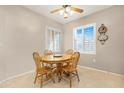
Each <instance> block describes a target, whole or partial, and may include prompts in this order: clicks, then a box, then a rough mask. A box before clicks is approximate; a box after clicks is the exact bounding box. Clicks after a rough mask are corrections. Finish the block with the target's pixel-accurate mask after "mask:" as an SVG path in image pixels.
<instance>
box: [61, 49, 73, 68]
mask: <svg viewBox="0 0 124 93" xmlns="http://www.w3.org/2000/svg"><path fill="white" fill-rule="evenodd" d="M72 54H74V50H73V49H68V50H67V51H65V53H64V55H63V56H68V55H72ZM63 66H68V62H66V63H63Z"/></svg>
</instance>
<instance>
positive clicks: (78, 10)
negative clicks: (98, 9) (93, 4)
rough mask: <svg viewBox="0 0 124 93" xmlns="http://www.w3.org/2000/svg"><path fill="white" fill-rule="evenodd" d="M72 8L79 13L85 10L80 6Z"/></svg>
mask: <svg viewBox="0 0 124 93" xmlns="http://www.w3.org/2000/svg"><path fill="white" fill-rule="evenodd" d="M71 9H72V10H73V11H75V12H78V13H82V12H83V9H79V8H75V7H71Z"/></svg>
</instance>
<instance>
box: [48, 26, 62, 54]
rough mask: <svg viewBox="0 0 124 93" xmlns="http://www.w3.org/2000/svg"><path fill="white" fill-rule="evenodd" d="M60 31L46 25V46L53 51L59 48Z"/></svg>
mask: <svg viewBox="0 0 124 93" xmlns="http://www.w3.org/2000/svg"><path fill="white" fill-rule="evenodd" d="M60 38H61V33H60V30H58V29H55V28H51V27H48V28H47V31H46V48H47V49H49V50H52V51H54V52H58V51H60V50H61V47H60V42H61V39H60Z"/></svg>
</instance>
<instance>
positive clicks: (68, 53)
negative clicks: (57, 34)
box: [65, 49, 74, 55]
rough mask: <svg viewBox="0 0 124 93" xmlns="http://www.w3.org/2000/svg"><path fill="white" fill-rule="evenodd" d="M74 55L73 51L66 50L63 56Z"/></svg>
mask: <svg viewBox="0 0 124 93" xmlns="http://www.w3.org/2000/svg"><path fill="white" fill-rule="evenodd" d="M73 53H74V50H73V49H68V50H67V51H65V55H72V54H73Z"/></svg>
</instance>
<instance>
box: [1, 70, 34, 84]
mask: <svg viewBox="0 0 124 93" xmlns="http://www.w3.org/2000/svg"><path fill="white" fill-rule="evenodd" d="M33 72H34V70H30V71H28V72H25V73H21V74H18V75H14V76H11V77H9V78H6V79H4V80H1V81H0V84H1V83H3V82H5V81H8V80H11V79H15V78H17V77H20V76H23V75H26V74H29V73H33Z"/></svg>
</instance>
